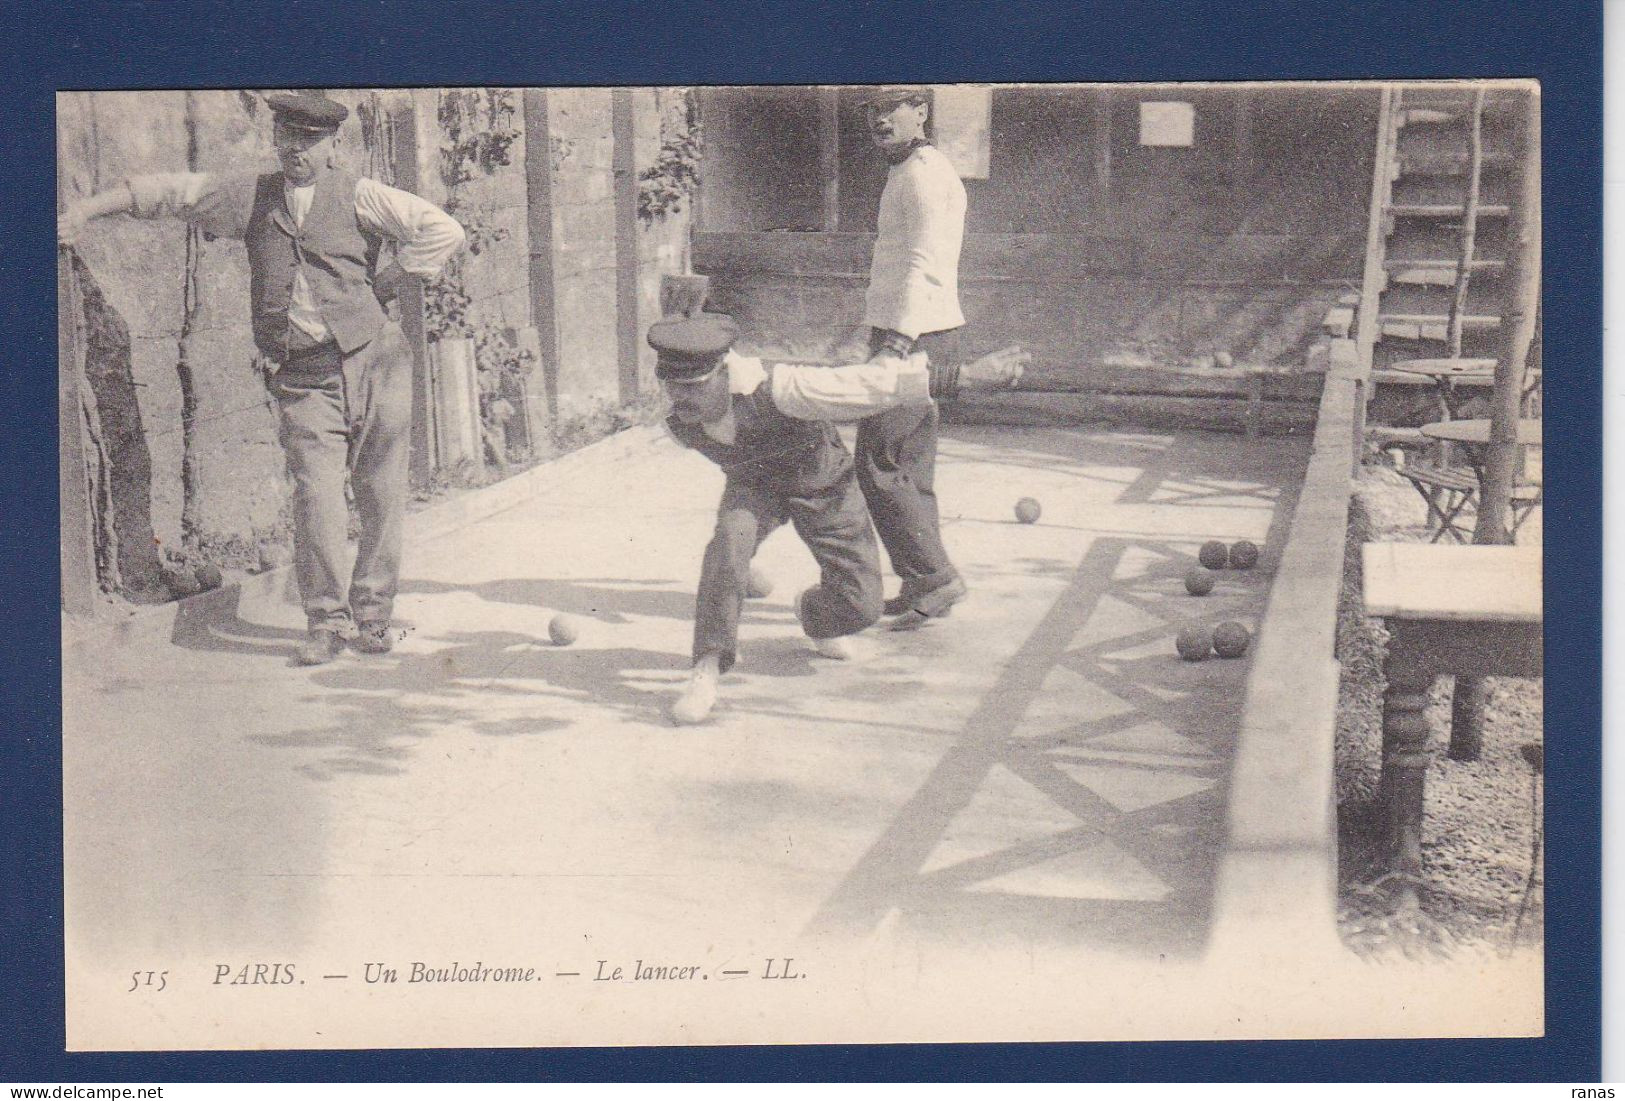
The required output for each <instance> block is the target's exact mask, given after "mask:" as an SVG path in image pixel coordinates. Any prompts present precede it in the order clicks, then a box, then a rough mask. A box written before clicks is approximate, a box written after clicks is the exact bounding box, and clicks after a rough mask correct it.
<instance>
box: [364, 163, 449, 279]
mask: <svg viewBox="0 0 1625 1101" xmlns="http://www.w3.org/2000/svg"><path fill="white" fill-rule="evenodd" d="M355 213H356V218H357V220H358V221H360V223H361V224H362V225H363V226H365V227H366V228H368V229H370V230H372V231H373V232H375V233H379V234H382V235H383V236H385V237H388V238H390V239H391V240H393V241H395V242H396V243H397V244H398V245H399V246H400V247H399V248H398V249H397V250H396V253H395V259H396V262H397V263H399V264H400V265H401V267H402V268H403V269H404V270H406V271H408V272H410V273H411V274H413V275H417V276H421V277H423V278H425V279H430V278H433V277H434V276H436V275H438V274H439V273H440V269H441V268H443V267H445V265H446V261H447V260H450V259H451V257H452V254H453V253H455V252H456V251H457V250H458V249H459V248H461V247H462V246H463V240H464V238H465V236H466V235H465V234H464V232H463V227H462V226H460V225H458V224H457V220H456V219H455V218H453V217H452V216H451V215H449V214H447V213H446V212H445V211H444V210H441V209H440V208H439V207H437V206H435V205H434V204H433V203H431V202H429V201H428V200H427V199H422V198H419V197H418V196H416V195H414V194H412V193H411V192H410V191H402V190H401V189H400V188H396V187H390V186H388V185H386V184H381V183H379V182H377V181H376V180H369V179H367V178H365V177H362V178H361V179H359V180H357V181H356V186H355Z"/></svg>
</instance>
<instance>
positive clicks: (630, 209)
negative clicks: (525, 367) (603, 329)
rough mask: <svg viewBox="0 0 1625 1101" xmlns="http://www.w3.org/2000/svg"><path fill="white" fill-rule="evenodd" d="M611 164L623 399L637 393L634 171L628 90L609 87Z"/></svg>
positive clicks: (617, 343) (617, 351)
mask: <svg viewBox="0 0 1625 1101" xmlns="http://www.w3.org/2000/svg"><path fill="white" fill-rule="evenodd" d="M609 111H610V139H611V143H612V146H613V149H612V151H611V153H610V165H611V168H612V172H613V176H614V187H615V360H616V363H617V365H618V367H619V384H620V397H621V401H623V402H633V401H636V400H637V398H638V394H639V391H640V389H641V386H640V385H639V382H638V328H639V326H638V173H637V163H636V157H635V156H634V152H635V143H636V141H637V131H636V127H635V126H634V120H633V116H632V89H630V88H615V89H612V90H611V91H610V96H609Z"/></svg>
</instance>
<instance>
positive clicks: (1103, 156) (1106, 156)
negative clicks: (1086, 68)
mask: <svg viewBox="0 0 1625 1101" xmlns="http://www.w3.org/2000/svg"><path fill="white" fill-rule="evenodd" d="M1112 101H1113V96H1112V90H1111V89H1110V88H1099V89H1096V91H1095V187H1096V188H1097V189H1098V190H1099V191H1100V201H1101V203H1103V204H1104V203H1109V202H1110V201H1111V195H1112V106H1113V103H1112Z"/></svg>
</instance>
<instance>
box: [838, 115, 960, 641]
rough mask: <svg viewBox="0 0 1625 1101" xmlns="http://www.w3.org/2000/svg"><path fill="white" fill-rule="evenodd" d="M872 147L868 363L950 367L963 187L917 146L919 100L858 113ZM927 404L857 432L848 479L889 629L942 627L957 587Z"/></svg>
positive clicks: (920, 140)
mask: <svg viewBox="0 0 1625 1101" xmlns="http://www.w3.org/2000/svg"><path fill="white" fill-rule="evenodd" d="M864 113H865V120H866V122H867V124H868V127H869V133H870V136H871V138H872V139H873V141H874V143H875V146H876V147H877V148H878V149H879V150H880V152H881V153H882V154H883V155H884V156H885V158H886V160H887V161H888V163H889V164H890V166H891V167H890V169H889V170H888V172H887V174H886V187H885V190H884V191H882V192H881V196H880V215H879V220H878V224H877V227H876V229H877V235H876V239H875V251H874V258H873V260H872V261H871V263H870V268H869V288H868V293H867V295H866V297H865V303H864V323H865V324H866V325H868V326H869V327H870V338H869V354H870V356H871V358H872V359H874V360H881V361H886V360H895V359H899V358H904V357H907V356H908V355H909V354H910V353H912V352H916V351H919V352H924V353H926V355H927V356H929V358H930V361H931V362H932V363H933V364H936V365H950V364H955V363H959V362H960V349H959V336H960V331H961V329H962V328H963V326H964V324H965V315H964V314H963V313H961V312H960V308H959V252H960V247H961V245H962V244H963V241H964V236H965V187H964V185H963V184H962V183H960V181H959V173H958V172H957V171H956V170H955V169H954V166H953V165H952V164H951V163H950V162H949V160H948V158H947V157H946V156H944V155H943V154H942V152H941V151H940V150H938V149H937V148H936V147H935V146H933V145H932V144H931V143H930V141H929V140H928V139H927V138H926V120H927V117H928V115H929V107H928V97H927V94H926V92H925V90H924V89H921V88H884V89H879V90H877V91H876V92H874V93H873V94H871V95H870V96H869V97H868V98H867V99H866V100H865V101H864ZM937 422H938V412H937V407H936V405H935V404H928V405H924V406H913V405H910V406H903V407H899V408H896V409H892V410H889V411H887V412H885V413H881V414H879V415H877V416H874V417H871V418H869V419H867V420H865V421H863V422H862V423H861V424H860V425H859V426H858V439H857V474H858V483H859V485H860V486H862V488H863V496H864V500H865V501H866V502H867V503H868V506H869V514H870V515H871V516H872V517H873V518H874V524H875V529H876V530H877V531H878V532H879V533H880V541H881V543H882V544H883V545H884V546H885V548H886V555H887V557H888V558H889V559H891V565H892V570H893V571H894V572H896V574H897V576H898V577H899V578H901V579H902V588H901V590H900V592H899V593H898V595H897V597H896V598H894V599H892V600H888V601H887V602H886V605H885V611H886V614H888V615H895V616H897V617H898V618H897V619H896V620H895V621H894V623H893V625H894V626H895V627H897V628H909V627H915V626H919V625H920V624H921V623H924V622H925V621H926V620H928V619H932V618H935V617H938V616H943V615H947V614H948V612H949V610H950V609H951V608H952V607H953V605H954V604H955V603H956V602H957V601H959V600H960V599H962V598H963V597H964V596H965V592H966V589H965V582H964V580H963V579H962V578H961V577H960V576H959V571H958V570H956V569H955V568H954V566H953V563H952V562H950V561H949V559H948V552H947V550H946V549H944V547H943V544H942V533H941V530H940V525H939V520H938V516H937V497H936V490H935V485H934V482H935V473H936V456H937Z"/></svg>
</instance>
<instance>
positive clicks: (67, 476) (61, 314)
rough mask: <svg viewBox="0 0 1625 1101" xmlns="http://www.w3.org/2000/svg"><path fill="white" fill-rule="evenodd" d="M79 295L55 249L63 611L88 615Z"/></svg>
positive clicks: (69, 265) (67, 256)
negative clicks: (80, 389) (80, 392)
mask: <svg viewBox="0 0 1625 1101" xmlns="http://www.w3.org/2000/svg"><path fill="white" fill-rule="evenodd" d="M83 318H84V307H83V306H82V304H81V303H80V300H79V285H78V280H77V279H75V278H74V274H73V257H72V254H71V253H69V252H68V251H67V250H65V249H60V250H58V251H57V254H56V341H57V366H56V371H57V378H56V381H57V390H56V394H57V403H56V414H57V427H58V432H57V493H58V503H59V506H60V511H61V514H62V517H61V519H62V531H61V540H62V543H61V557H62V610H63V611H65V612H68V613H70V614H73V615H87V614H89V613H90V612H91V611H93V610H95V606H96V552H95V544H94V541H93V540H92V538H91V523H90V496H89V487H90V476H89V471H87V470H86V468H85V443H84V412H83V406H82V404H81V402H80V396H79V388H80V385H81V382H82V375H83V372H84V354H85V351H84V342H83V341H82V340H81V332H80V326H81V325H82V324H83V323H84V321H83Z"/></svg>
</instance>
